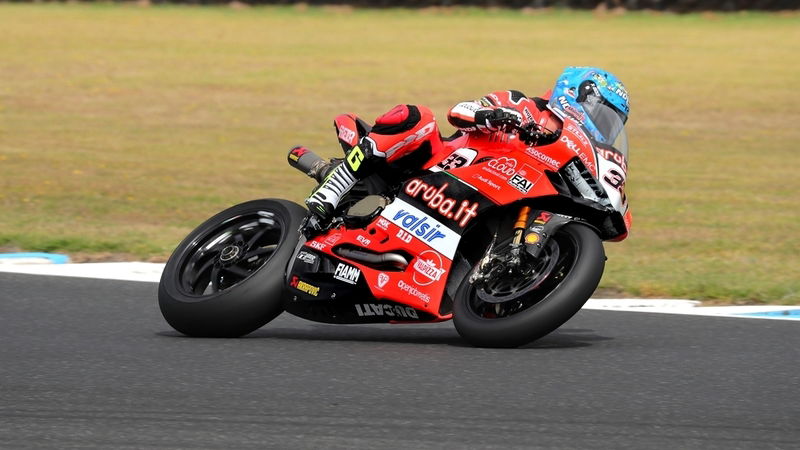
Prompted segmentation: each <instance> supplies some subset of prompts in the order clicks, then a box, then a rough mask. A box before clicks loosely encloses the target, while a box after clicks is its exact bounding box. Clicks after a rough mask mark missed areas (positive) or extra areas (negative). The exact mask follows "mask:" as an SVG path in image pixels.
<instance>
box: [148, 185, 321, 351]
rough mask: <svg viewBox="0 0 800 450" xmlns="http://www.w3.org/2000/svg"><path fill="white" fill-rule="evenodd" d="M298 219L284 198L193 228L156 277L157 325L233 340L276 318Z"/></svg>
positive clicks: (236, 209) (300, 211)
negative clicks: (159, 321)
mask: <svg viewBox="0 0 800 450" xmlns="http://www.w3.org/2000/svg"><path fill="white" fill-rule="evenodd" d="M305 215H306V210H305V209H304V208H302V207H301V206H300V205H297V204H296V203H292V202H289V201H286V200H277V199H263V200H253V201H250V202H246V203H242V204H240V205H236V206H233V207H231V208H229V209H227V210H225V211H223V212H221V213H219V214H217V215H215V216H214V217H212V218H210V219H208V220H207V221H206V222H205V223H203V224H202V225H200V226H199V227H197V229H195V230H194V231H192V232H191V233H190V234H189V236H187V237H186V239H184V240H183V242H181V243H180V245H178V248H176V249H175V251H174V252H173V254H172V256H170V258H169V260H168V261H167V264H166V267H165V268H164V272H163V274H162V275H161V282H160V283H159V285H158V304H159V307H160V308H161V314H162V315H163V316H164V319H166V321H167V322H168V323H169V324H170V325H171V326H172V327H173V328H174V329H175V330H177V331H179V332H181V333H183V334H186V335H189V336H204V337H237V336H242V335H245V334H247V333H250V332H251V331H254V330H256V329H258V328H259V327H261V326H263V325H264V324H265V323H267V322H269V321H270V320H272V319H274V318H275V317H277V316H278V315H279V314H280V313H281V312H282V311H283V306H282V296H283V293H284V286H283V284H284V279H283V275H284V271H285V269H286V266H287V264H288V262H289V259H290V258H291V256H292V253H293V252H294V249H295V246H296V245H297V242H298V239H299V232H298V229H299V228H300V223H301V221H302V220H303V218H304V217H305Z"/></svg>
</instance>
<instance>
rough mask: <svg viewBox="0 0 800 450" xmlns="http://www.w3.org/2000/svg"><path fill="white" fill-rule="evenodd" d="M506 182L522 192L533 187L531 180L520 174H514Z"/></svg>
mask: <svg viewBox="0 0 800 450" xmlns="http://www.w3.org/2000/svg"><path fill="white" fill-rule="evenodd" d="M508 184H510V185H511V186H514V188H516V189H517V190H518V191H520V192H522V193H523V194H527V193H528V192H530V190H531V188H532V187H533V181H531V180H529V179H527V178H525V177H523V176H522V175H520V174H518V173H517V174H514V176H513V177H511V179H510V180H508Z"/></svg>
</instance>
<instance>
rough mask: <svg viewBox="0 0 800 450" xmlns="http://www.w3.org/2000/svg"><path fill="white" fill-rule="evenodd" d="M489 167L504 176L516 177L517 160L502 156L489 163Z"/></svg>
mask: <svg viewBox="0 0 800 450" xmlns="http://www.w3.org/2000/svg"><path fill="white" fill-rule="evenodd" d="M488 166H489V167H491V168H492V169H494V170H496V171H498V172H500V173H502V174H503V175H505V176H507V177H510V176H511V175H514V172H516V170H517V160H516V159H514V158H508V157H505V156H502V157H500V158H497V159H493V160H491V161H489V164H488Z"/></svg>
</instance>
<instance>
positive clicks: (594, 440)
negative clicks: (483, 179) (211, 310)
mask: <svg viewBox="0 0 800 450" xmlns="http://www.w3.org/2000/svg"><path fill="white" fill-rule="evenodd" d="M156 289H157V285H156V284H155V283H141V282H122V281H110V280H93V279H82V278H66V277H46V276H34V275H19V274H0V448H3V449H25V448H37V449H38V448H59V449H61V448H88V449H116V448H137V449H138V448H165V449H171V448H187V449H241V448H281V449H284V448H364V449H367V448H368V449H374V448H392V449H395V448H414V449H417V448H448V449H450V448H452V449H462V448H501V449H506V448H526V449H531V448H548V449H549V448H575V449H588V448H608V449H623V448H631V449H649V448H665V449H690V448H698V449H699V448H702V449H710V448H719V449H736V448H752V449H768V448H781V449H783V448H787V449H788V448H798V446H800V429H799V428H800V406H799V405H800V394H799V393H798V388H799V387H800V385H799V383H798V379H799V378H798V369H800V365H799V364H798V361H800V358H799V357H800V351H798V345H799V344H800V324H798V323H797V321H779V320H754V319H741V318H715V317H693V316H682V315H669V314H650V313H625V312H608V311H587V310H584V311H581V312H580V313H579V314H578V315H577V316H575V318H573V319H572V320H571V321H570V322H568V323H567V324H566V325H564V326H563V327H562V328H561V329H559V330H557V331H556V332H554V333H553V334H551V335H549V336H547V337H545V338H543V339H541V340H539V341H537V342H536V343H534V344H532V345H529V346H527V347H524V348H521V349H512V350H495V349H477V348H471V347H468V346H466V345H465V344H464V342H462V341H461V339H460V338H459V337H458V335H457V334H456V332H455V329H454V328H453V326H452V323H442V324H435V325H412V326H396V325H395V326H392V325H371V326H335V325H324V324H316V323H311V322H307V321H304V320H301V319H297V318H293V317H290V316H287V315H282V316H281V317H279V318H278V319H276V320H275V321H274V322H272V323H271V324H268V325H267V326H265V327H264V328H262V329H261V330H259V331H257V332H255V333H253V334H251V335H250V336H248V337H246V338H240V339H227V340H226V339H192V338H185V337H182V336H181V335H179V334H178V333H176V332H174V331H172V330H171V329H170V328H169V326H168V325H167V324H166V323H165V322H164V321H163V319H162V318H161V315H160V313H159V311H158V308H157V305H156Z"/></svg>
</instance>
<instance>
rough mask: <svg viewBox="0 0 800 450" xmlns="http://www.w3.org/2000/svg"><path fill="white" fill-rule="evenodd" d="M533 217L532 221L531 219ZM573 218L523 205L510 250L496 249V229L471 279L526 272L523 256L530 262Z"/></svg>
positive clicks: (482, 279) (476, 281) (476, 279)
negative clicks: (500, 250)
mask: <svg viewBox="0 0 800 450" xmlns="http://www.w3.org/2000/svg"><path fill="white" fill-rule="evenodd" d="M531 217H533V220H531ZM573 220H574V219H573V218H572V217H568V216H563V215H560V214H554V213H551V212H549V211H544V210H533V209H532V208H531V207H530V206H522V207H520V209H519V212H518V213H517V220H516V221H515V222H514V228H513V238H512V239H511V243H510V244H509V246H508V247H507V248H508V250H507V251H502V252H495V246H496V244H497V232H495V235H494V238H493V239H492V243H491V244H490V245H489V248H488V249H487V250H486V254H485V255H484V257H483V258H482V259H481V262H480V264H479V265H478V268H477V270H475V271H474V272H473V273H472V275H471V276H470V278H469V282H470V283H472V284H475V283H478V284H480V283H483V282H485V281H488V280H490V279H491V278H492V277H494V276H498V275H501V274H515V273H516V274H519V273H523V272H525V267H524V266H525V264H523V257H524V258H525V259H526V260H528V262H530V260H531V259H536V258H538V257H539V256H540V254H541V252H542V250H543V248H544V247H545V244H546V243H547V241H548V240H549V239H550V238H551V237H552V236H553V235H554V234H555V233H556V231H557V230H558V229H559V228H561V227H562V226H564V225H565V224H567V223H569V222H571V221H573Z"/></svg>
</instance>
